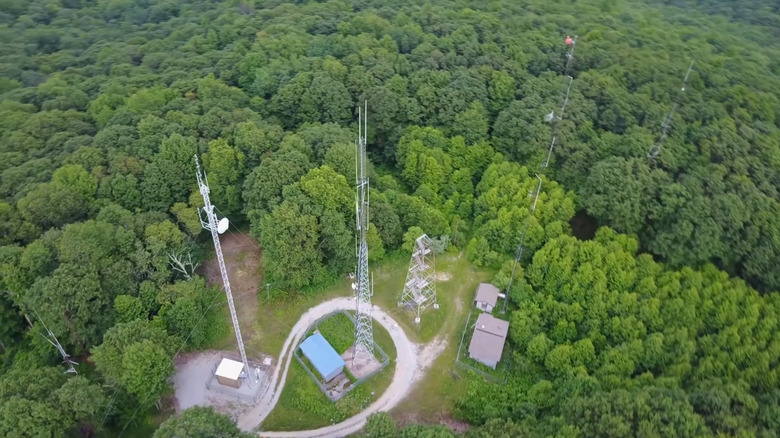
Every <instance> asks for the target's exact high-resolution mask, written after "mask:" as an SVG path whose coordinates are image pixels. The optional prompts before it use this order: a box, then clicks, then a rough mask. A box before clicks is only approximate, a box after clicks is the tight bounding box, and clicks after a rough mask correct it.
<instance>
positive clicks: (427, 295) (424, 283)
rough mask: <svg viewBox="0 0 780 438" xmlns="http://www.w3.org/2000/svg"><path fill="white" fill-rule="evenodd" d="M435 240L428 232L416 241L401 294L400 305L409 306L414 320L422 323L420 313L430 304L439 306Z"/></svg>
mask: <svg viewBox="0 0 780 438" xmlns="http://www.w3.org/2000/svg"><path fill="white" fill-rule="evenodd" d="M434 261H435V260H434V253H433V241H432V240H431V238H430V237H428V236H427V235H426V234H423V235H422V236H420V237H418V238H417V240H416V241H415V242H414V249H413V250H412V260H411V262H409V273H408V274H406V283H405V284H404V290H403V292H402V294H401V300H400V301H399V302H398V305H399V306H408V307H410V308H411V309H412V310H413V311H414V316H415V317H414V322H415V323H417V324H419V323H420V315H421V314H422V312H423V311H424V310H425V309H427V308H428V307H429V306H433V308H434V309H438V308H439V303H438V302H437V301H436V271H435V268H434Z"/></svg>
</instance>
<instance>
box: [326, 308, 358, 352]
mask: <svg viewBox="0 0 780 438" xmlns="http://www.w3.org/2000/svg"><path fill="white" fill-rule="evenodd" d="M317 329H318V330H319V331H320V333H321V334H322V336H323V337H324V338H325V339H326V340H327V341H328V343H329V344H330V345H331V347H333V349H334V350H336V353H338V354H342V353H344V352H345V351H347V349H349V347H350V346H352V344H353V343H354V342H355V324H354V323H353V322H352V320H351V319H349V317H348V316H347V315H345V314H343V313H341V312H338V313H335V314H333V315H331V316H330V317H329V318H328V319H326V320H324V321H322V322H321V323H320V324H319V326H318V327H317Z"/></svg>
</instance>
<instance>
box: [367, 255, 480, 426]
mask: <svg viewBox="0 0 780 438" xmlns="http://www.w3.org/2000/svg"><path fill="white" fill-rule="evenodd" d="M436 272H439V273H446V274H447V275H449V278H448V279H447V280H440V281H437V283H436V287H437V297H438V302H439V306H440V308H439V310H434V309H432V308H429V309H427V310H426V311H425V312H424V313H423V314H422V318H421V322H420V327H419V328H417V327H416V326H415V324H414V316H413V315H412V314H411V313H410V312H407V311H403V310H402V309H399V308H398V307H397V306H396V307H395V308H394V309H393V310H394V312H393V317H394V318H396V320H397V321H398V322H399V324H400V325H401V326H402V327H403V328H404V329H405V330H406V332H407V333H410V332H411V333H416V334H417V339H418V340H419V341H422V342H426V341H428V340H430V339H432V338H433V337H435V336H436V335H440V336H441V339H443V340H445V341H446V342H447V345H446V347H445V348H444V350H443V351H442V352H441V354H440V355H439V357H438V358H437V359H436V360H435V361H434V363H433V365H432V366H431V368H430V369H429V371H428V373H427V374H426V376H425V378H424V379H423V380H421V381H420V382H419V383H418V384H417V385H416V386H415V388H414V390H413V391H412V392H411V393H410V394H409V395H408V396H407V397H406V398H405V399H404V401H403V402H401V404H400V405H398V406H397V407H396V408H395V409H394V410H393V411H392V414H393V415H394V416H396V417H398V418H404V419H409V418H414V419H416V420H418V421H425V420H426V419H428V420H430V419H437V418H441V417H442V416H448V415H449V413H450V412H451V411H452V409H453V407H454V404H455V401H456V400H457V399H458V398H459V397H460V396H461V395H462V394H463V392H464V391H465V390H466V385H464V384H463V381H461V380H460V375H462V374H463V371H461V370H460V368H457V367H456V366H455V357H456V356H457V352H458V344H459V343H460V337H461V334H462V333H463V326H464V325H465V324H466V317H467V315H468V313H469V309H470V306H472V300H473V298H474V293H475V291H476V289H477V285H478V284H479V283H480V282H483V281H489V280H490V279H491V278H492V277H493V272H490V271H486V270H481V269H478V268H476V267H474V266H473V265H472V264H471V263H470V262H469V261H468V260H467V259H466V255H465V254H463V253H460V254H450V253H447V254H443V255H441V256H437V258H436ZM404 275H405V272H404ZM401 284H403V283H401ZM399 293H400V292H399ZM377 295H378V293H377V292H375V297H377V300H376V301H377V302H379V299H387V298H384V297H381V298H380V297H378V296H377ZM396 299H397V298H396ZM426 324H429V325H426ZM437 329H438V330H437Z"/></svg>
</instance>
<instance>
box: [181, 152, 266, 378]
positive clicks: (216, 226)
mask: <svg viewBox="0 0 780 438" xmlns="http://www.w3.org/2000/svg"><path fill="white" fill-rule="evenodd" d="M195 167H196V168H197V170H198V171H197V173H196V176H197V178H198V188H199V189H200V194H201V196H203V204H204V207H203V208H202V209H200V211H199V212H198V214H199V215H200V214H201V213H205V214H206V220H203V218H202V217H201V218H200V223H201V225H202V226H203V228H205V229H207V230H209V231H211V238H212V240H213V241H214V252H216V253H217V261H218V262H219V272H220V273H221V274H222V285H223V286H224V287H225V295H226V296H227V302H228V308H229V309H230V319H232V320H233V330H234V331H235V332H236V341H237V342H238V351H239V352H240V353H241V360H242V361H243V362H244V372H245V373H246V376H247V381H248V382H249V386H252V383H253V377H255V376H253V375H252V369H251V368H250V367H249V361H248V360H247V359H246V352H245V351H244V339H243V338H242V337H241V329H240V328H239V327H238V316H236V306H235V304H234V303H233V292H231V290H230V279H229V278H228V273H227V268H226V267H225V259H224V257H223V256H222V245H220V243H219V235H220V234H222V233H224V232H225V231H226V230H227V229H228V226H229V222H228V219H227V218H222V219H220V220H217V215H216V214H215V213H214V206H213V205H211V199H210V198H209V182H208V179H206V174H205V173H203V174H201V171H200V163H199V162H198V156H197V155H195Z"/></svg>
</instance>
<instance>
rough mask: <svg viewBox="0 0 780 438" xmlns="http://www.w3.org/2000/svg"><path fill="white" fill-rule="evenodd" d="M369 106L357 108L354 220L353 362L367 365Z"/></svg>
mask: <svg viewBox="0 0 780 438" xmlns="http://www.w3.org/2000/svg"><path fill="white" fill-rule="evenodd" d="M367 114H368V103H366V106H365V107H364V108H363V110H362V112H361V109H360V108H358V143H357V150H356V151H355V160H356V163H355V164H356V169H355V170H356V172H355V173H356V175H355V185H356V186H357V194H356V196H355V219H356V224H357V233H358V242H359V243H358V245H359V246H358V254H357V256H358V269H357V278H356V281H355V283H356V284H355V285H354V286H353V287H354V288H355V301H356V302H357V308H356V311H355V347H354V349H353V350H352V363H355V362H357V363H361V362H363V363H365V362H368V361H371V360H373V359H374V327H373V320H372V319H371V295H373V290H372V289H373V288H372V287H371V286H372V285H371V282H370V281H369V278H368V245H367V244H366V233H367V232H368V201H369V199H368V195H369V194H368V176H366V130H367V129H368V124H367V122H366V120H367Z"/></svg>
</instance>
